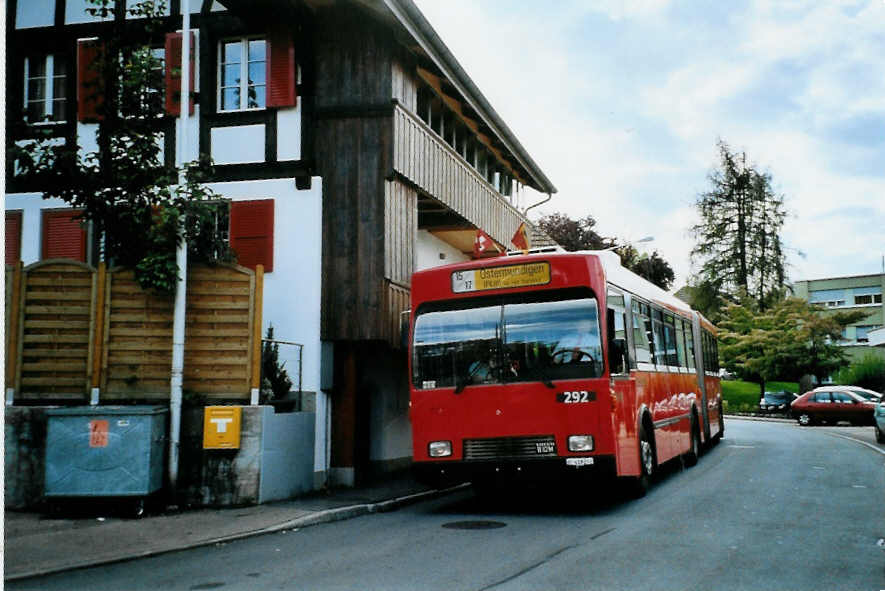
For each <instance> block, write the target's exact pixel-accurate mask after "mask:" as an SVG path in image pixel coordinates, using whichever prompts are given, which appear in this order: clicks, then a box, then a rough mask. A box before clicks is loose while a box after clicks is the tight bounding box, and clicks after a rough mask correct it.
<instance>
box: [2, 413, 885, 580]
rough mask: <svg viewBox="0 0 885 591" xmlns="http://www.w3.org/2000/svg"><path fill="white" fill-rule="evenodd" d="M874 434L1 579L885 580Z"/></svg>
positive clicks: (778, 428)
mask: <svg viewBox="0 0 885 591" xmlns="http://www.w3.org/2000/svg"><path fill="white" fill-rule="evenodd" d="M866 431H869V433H868V434H866V435H865V432H866ZM871 433H872V429H871V428H866V429H854V428H818V427H814V428H800V427H798V426H796V425H795V424H794V423H784V422H781V423H777V422H753V421H742V420H732V421H728V423H727V427H726V439H724V440H723V441H722V443H720V444H719V445H718V446H717V447H715V448H713V449H712V450H710V451H709V452H708V453H707V454H706V455H705V456H703V457H702V458H701V461H700V463H699V464H698V465H697V466H695V467H693V468H690V469H686V470H681V469H680V467H679V466H678V464H677V465H674V466H670V467H669V469H667V470H665V473H664V474H663V476H662V477H661V478H660V479H659V481H658V482H656V484H655V486H654V487H653V489H652V490H651V492H650V493H649V495H648V496H646V497H645V498H643V499H639V500H635V501H625V500H622V499H619V498H611V497H609V496H608V495H605V494H603V495H599V494H596V493H594V492H593V491H588V490H575V489H567V490H552V491H550V490H546V491H545V490H535V491H530V492H529V493H528V494H525V495H523V496H521V497H519V498H516V499H514V498H511V497H510V495H504V494H502V495H501V497H500V498H493V499H490V500H488V501H485V502H481V501H479V500H477V499H476V498H475V497H474V496H473V495H472V494H471V493H470V492H469V491H465V492H460V493H457V494H453V495H451V496H448V497H444V498H441V499H437V500H434V501H428V502H425V503H422V504H418V505H414V506H411V507H408V508H406V509H402V510H400V511H396V512H392V513H385V514H375V515H370V516H366V517H361V518H357V519H353V520H350V521H344V522H339V523H334V524H328V525H322V526H316V527H311V528H306V529H303V530H300V531H290V532H286V533H278V534H272V535H266V536H261V537H257V538H252V539H248V540H242V541H239V542H233V543H230V544H226V545H220V546H215V547H210V548H200V549H195V550H189V551H184V552H178V553H174V554H168V555H163V556H158V557H155V558H150V559H144V560H137V561H132V562H127V563H121V564H116V565H111V566H107V567H101V568H94V569H88V570H82V571H75V572H70V573H64V574H60V575H56V576H52V577H47V578H43V579H37V580H29V581H21V582H18V583H11V584H9V585H8V586H7V588H9V589H45V590H53V589H65V590H70V589H89V590H90V591H103V590H111V589H113V590H119V589H151V590H153V589H183V590H194V591H195V590H202V589H223V590H225V591H227V590H239V589H249V590H264V589H268V590H269V589H320V590H322V589H384V590H396V589H410V590H411V589H440V590H447V591H448V590H454V589H465V590H471V591H480V590H488V589H494V590H496V591H506V590H522V589H606V590H612V589H631V590H635V589H666V590H673V589H704V590H709V589H716V590H717V591H718V590H722V589H802V590H809V589H827V590H834V589H852V590H857V589H873V590H875V589H885V547H883V542H882V541H881V540H882V538H885V511H883V500H885V469H883V468H885V448H883V447H882V446H878V445H876V444H875V443H868V445H862V444H861V443H858V442H856V441H850V440H848V439H846V437H852V438H856V439H858V440H861V441H863V440H865V439H866V440H867V442H871V441H873V440H872V439H871V437H870V435H871ZM877 450H881V451H877ZM463 522H468V523H466V524H464V523H463ZM459 524H461V525H460V526H459ZM465 525H466V526H467V527H470V529H463V528H462V527H463V526H465ZM453 526H455V527H453ZM108 543H113V541H112V540H108Z"/></svg>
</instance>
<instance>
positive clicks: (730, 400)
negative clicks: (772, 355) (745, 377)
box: [722, 380, 799, 412]
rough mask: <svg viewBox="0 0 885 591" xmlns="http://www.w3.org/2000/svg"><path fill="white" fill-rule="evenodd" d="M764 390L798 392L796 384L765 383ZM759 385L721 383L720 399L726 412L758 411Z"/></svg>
mask: <svg viewBox="0 0 885 591" xmlns="http://www.w3.org/2000/svg"><path fill="white" fill-rule="evenodd" d="M765 389H766V390H768V391H773V390H786V391H787V392H799V384H797V383H796V382H766V384H765ZM759 398H761V394H760V393H759V384H757V383H756V382H744V381H741V380H723V381H722V399H723V400H724V401H725V410H726V412H753V411H757V410H759Z"/></svg>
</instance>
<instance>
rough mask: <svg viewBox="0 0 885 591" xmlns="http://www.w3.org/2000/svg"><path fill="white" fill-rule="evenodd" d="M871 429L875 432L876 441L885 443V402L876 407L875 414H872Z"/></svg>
mask: <svg viewBox="0 0 885 591" xmlns="http://www.w3.org/2000/svg"><path fill="white" fill-rule="evenodd" d="M873 419H874V420H875V423H873V428H874V429H875V430H876V441H878V442H879V443H885V401H883V402H880V403H879V404H877V405H876V412H875V413H873Z"/></svg>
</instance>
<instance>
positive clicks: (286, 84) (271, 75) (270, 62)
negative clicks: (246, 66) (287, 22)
mask: <svg viewBox="0 0 885 591" xmlns="http://www.w3.org/2000/svg"><path fill="white" fill-rule="evenodd" d="M265 68H266V70H267V71H266V75H267V106H268V107H294V106H295V104H296V103H297V101H298V94H297V92H296V90H295V79H296V78H297V77H298V66H297V64H296V63H295V42H294V41H293V39H292V31H291V30H289V29H287V28H283V29H277V30H274V31H271V32H269V33H268V35H267V62H266V63H265Z"/></svg>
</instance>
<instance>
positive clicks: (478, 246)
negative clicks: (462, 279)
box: [473, 228, 501, 259]
mask: <svg viewBox="0 0 885 591" xmlns="http://www.w3.org/2000/svg"><path fill="white" fill-rule="evenodd" d="M500 254H501V250H500V249H499V248H498V245H497V244H495V241H494V240H492V237H491V236H489V235H488V234H486V233H485V232H483V231H482V230H481V229H479V228H477V229H476V238H474V239H473V258H475V259H479V258H482V257H483V256H498V255H500Z"/></svg>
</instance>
